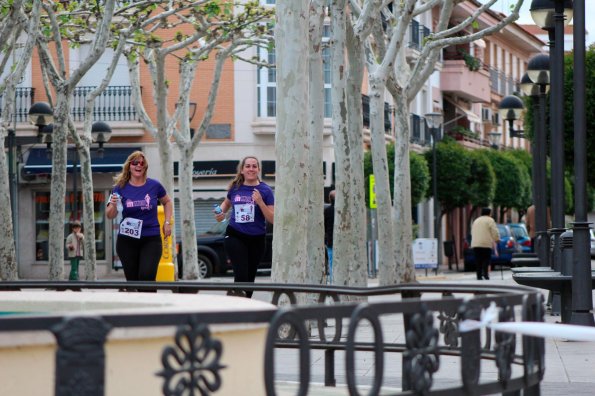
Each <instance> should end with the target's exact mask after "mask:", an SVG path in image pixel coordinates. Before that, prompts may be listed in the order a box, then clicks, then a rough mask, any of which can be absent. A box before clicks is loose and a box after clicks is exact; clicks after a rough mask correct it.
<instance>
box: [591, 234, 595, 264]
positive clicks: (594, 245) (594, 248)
mask: <svg viewBox="0 0 595 396" xmlns="http://www.w3.org/2000/svg"><path fill="white" fill-rule="evenodd" d="M590 231H591V257H592V258H593V257H595V231H593V229H592V228H591V229H590Z"/></svg>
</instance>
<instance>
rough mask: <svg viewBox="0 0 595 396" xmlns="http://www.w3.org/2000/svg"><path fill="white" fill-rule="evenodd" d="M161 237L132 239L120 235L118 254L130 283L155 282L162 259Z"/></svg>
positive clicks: (117, 245) (117, 243) (117, 244)
mask: <svg viewBox="0 0 595 396" xmlns="http://www.w3.org/2000/svg"><path fill="white" fill-rule="evenodd" d="M161 252H162V245H161V236H160V235H155V236H148V237H141V238H140V239H136V238H131V237H128V236H125V235H118V241H117V242H116V253H118V256H119V257H120V260H121V261H122V267H124V275H126V280H129V281H154V280H155V278H156V277H157V268H158V267H159V260H160V259H161Z"/></svg>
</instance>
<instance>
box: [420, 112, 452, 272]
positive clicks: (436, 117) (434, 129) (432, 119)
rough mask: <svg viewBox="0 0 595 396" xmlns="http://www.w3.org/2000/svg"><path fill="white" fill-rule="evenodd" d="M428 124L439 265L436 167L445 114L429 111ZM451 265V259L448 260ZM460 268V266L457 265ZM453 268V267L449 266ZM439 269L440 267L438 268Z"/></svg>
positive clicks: (440, 259) (438, 247) (440, 258)
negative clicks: (430, 136)
mask: <svg viewBox="0 0 595 396" xmlns="http://www.w3.org/2000/svg"><path fill="white" fill-rule="evenodd" d="M424 117H425V119H426V125H427V127H428V128H429V129H430V133H431V134H432V194H433V195H434V238H436V240H437V242H438V243H437V245H438V246H437V250H438V252H437V259H438V266H440V265H441V264H442V249H441V246H440V242H441V241H440V239H441V238H440V212H439V210H440V208H439V204H438V181H437V180H436V179H437V176H438V174H437V167H436V141H437V140H438V139H439V138H440V127H441V126H442V121H443V120H444V116H443V115H442V113H436V112H434V113H428V114H426V115H425V116H424ZM448 264H449V265H450V261H449V262H448ZM457 268H458V267H457ZM449 269H451V267H449ZM436 271H438V269H436Z"/></svg>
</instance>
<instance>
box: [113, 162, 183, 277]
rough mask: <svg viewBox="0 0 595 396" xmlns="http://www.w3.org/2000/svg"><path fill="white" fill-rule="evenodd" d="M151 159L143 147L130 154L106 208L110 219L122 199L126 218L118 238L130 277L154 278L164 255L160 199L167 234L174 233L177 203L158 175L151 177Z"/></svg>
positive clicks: (117, 246)
mask: <svg viewBox="0 0 595 396" xmlns="http://www.w3.org/2000/svg"><path fill="white" fill-rule="evenodd" d="M148 168H149V163H148V161H147V159H146V157H145V154H144V153H143V152H142V151H135V152H133V153H132V154H130V155H129V156H128V159H126V162H125V163H124V166H123V167H122V172H121V173H120V174H118V175H117V176H116V177H115V178H114V181H115V182H116V184H115V186H114V190H113V193H112V195H111V197H110V202H109V203H108V205H107V209H106V211H105V213H106V215H107V218H108V219H113V218H114V217H116V216H117V215H118V209H117V205H118V200H120V201H121V203H122V207H123V209H122V221H121V222H120V228H119V232H118V240H117V242H116V253H117V254H118V256H119V257H120V260H121V261H122V266H123V267H124V275H126V280H129V281H154V280H155V277H156V276H157V267H158V266H159V260H160V259H161V251H162V244H161V233H160V229H159V221H158V220H157V203H158V202H161V204H162V205H163V209H164V212H165V222H164V224H163V235H164V236H165V238H168V237H169V236H170V235H171V218H172V213H173V203H172V200H171V199H170V197H169V196H168V195H167V193H166V191H165V189H164V188H163V186H162V185H161V183H159V182H158V181H157V180H155V179H151V178H148V177H147V169H148Z"/></svg>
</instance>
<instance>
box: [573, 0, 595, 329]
mask: <svg viewBox="0 0 595 396" xmlns="http://www.w3.org/2000/svg"><path fill="white" fill-rule="evenodd" d="M584 81H585V1H584V0H578V1H575V2H574V177H575V181H574V186H575V188H574V209H575V217H574V224H573V233H572V234H573V252H574V260H573V267H572V314H571V316H570V323H572V324H579V325H586V326H595V321H594V320H593V313H592V311H593V295H592V291H591V282H592V281H591V260H590V252H589V249H590V247H589V240H590V235H589V224H590V223H589V222H588V221H587V188H586V179H587V152H586V142H587V136H586V118H585V83H584Z"/></svg>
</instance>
